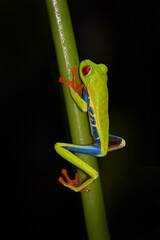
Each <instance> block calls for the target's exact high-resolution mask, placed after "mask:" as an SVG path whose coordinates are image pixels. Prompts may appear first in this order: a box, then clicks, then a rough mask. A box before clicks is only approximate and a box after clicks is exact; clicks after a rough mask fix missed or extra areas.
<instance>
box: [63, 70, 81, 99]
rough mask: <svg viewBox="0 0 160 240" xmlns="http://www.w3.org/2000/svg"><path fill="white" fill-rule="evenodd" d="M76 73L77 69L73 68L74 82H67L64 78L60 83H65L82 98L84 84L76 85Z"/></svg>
mask: <svg viewBox="0 0 160 240" xmlns="http://www.w3.org/2000/svg"><path fill="white" fill-rule="evenodd" d="M76 72H77V69H76V68H72V75H73V78H72V81H66V80H65V79H64V78H63V77H60V78H59V82H60V83H64V84H65V85H66V86H68V87H71V88H72V89H73V90H74V91H75V92H77V93H78V94H79V95H80V96H81V91H82V89H83V88H84V84H83V83H82V84H80V85H79V84H77V83H76Z"/></svg>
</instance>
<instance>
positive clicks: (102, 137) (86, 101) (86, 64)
mask: <svg viewBox="0 0 160 240" xmlns="http://www.w3.org/2000/svg"><path fill="white" fill-rule="evenodd" d="M76 71H77V70H76V68H73V69H72V74H73V79H72V81H66V80H65V79H64V78H63V77H60V78H59V82H61V83H64V84H65V85H67V86H68V87H69V89H70V93H71V96H72V98H73V99H74V101H75V103H76V104H77V106H78V107H79V108H80V109H81V110H82V111H83V112H88V118H89V123H90V129H91V135H92V139H93V143H92V144H90V145H78V144H69V143H59V142H58V143H56V144H55V150H56V152H57V153H58V154H59V155H60V156H62V157H63V158H64V159H66V160H67V161H69V162H70V163H72V164H73V165H75V166H76V167H78V168H79V169H81V170H83V171H84V172H85V173H87V174H88V175H89V176H90V178H89V179H88V180H86V181H83V182H82V183H81V184H80V183H79V181H78V174H77V173H76V174H75V179H74V180H71V179H70V178H69V176H68V174H67V170H66V169H63V170H62V174H63V175H64V176H65V178H66V180H67V182H66V181H64V180H63V178H62V177H60V178H59V181H60V182H61V183H62V184H63V185H64V186H65V187H68V188H70V189H71V190H73V191H75V192H79V191H81V192H82V191H86V192H87V191H89V190H87V189H86V187H87V185H89V184H90V183H91V182H92V181H93V180H95V179H96V178H98V172H97V171H96V170H95V169H93V168H92V167H91V166H89V165H88V164H86V163H85V162H84V161H82V160H81V159H80V158H78V157H77V156H75V155H74V154H73V153H72V152H77V153H84V154H90V155H94V156H97V157H103V156H105V155H106V154H107V152H109V151H112V150H116V149H120V148H122V147H124V146H125V144H126V143H125V140H124V139H122V138H120V137H117V136H113V135H109V116H108V88H107V80H108V77H107V71H108V68H107V66H105V65H104V64H95V63H93V62H92V61H90V60H84V61H82V62H81V63H80V67H79V72H80V77H81V80H82V82H83V84H81V85H78V84H77V83H76ZM82 89H83V95H82V96H81V91H82Z"/></svg>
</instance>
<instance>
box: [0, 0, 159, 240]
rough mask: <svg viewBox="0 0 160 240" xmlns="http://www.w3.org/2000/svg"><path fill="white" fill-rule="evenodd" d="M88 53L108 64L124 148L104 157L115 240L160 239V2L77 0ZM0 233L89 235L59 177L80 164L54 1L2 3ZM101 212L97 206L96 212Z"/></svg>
mask: <svg viewBox="0 0 160 240" xmlns="http://www.w3.org/2000/svg"><path fill="white" fill-rule="evenodd" d="M69 8H70V11H71V17H72V22H73V27H74V31H75V37H76V41H77V46H78V51H79V56H80V60H83V59H85V58H89V59H91V60H92V61H94V62H96V63H105V64H106V65H107V66H108V68H109V72H108V75H109V82H108V87H109V93H110V102H109V107H110V111H109V112H110V132H112V134H116V135H120V136H123V137H124V138H125V139H126V141H127V146H126V148H125V149H122V150H119V151H117V152H113V153H109V154H108V155H107V157H106V158H102V159H99V167H100V175H101V180H102V185H103V192H104V199H105V206H106V212H107V217H108V223H109V228H110V232H111V236H112V240H119V239H123V240H132V239H133V240H135V239H136V240H139V239H140V240H143V239H145V240H150V239H153V240H156V239H157V240H159V239H160V228H159V224H160V222H159V215H160V205H159V201H160V187H159V185H160V157H159V144H160V140H159V120H160V117H159V111H158V110H159V55H158V49H159V20H160V19H159V18H160V17H159V16H160V14H159V8H158V0H152V1H149V0H145V1H143V0H134V1H127V0H119V1H116V0H113V1H101V0H99V1H84V0H76V1H75V0H72V1H71V0H69ZM0 17H1V19H0V22H1V28H0V137H1V143H0V147H1V148H0V176H1V188H0V193H1V194H0V195H1V197H0V199H1V201H0V202H1V205H0V206H1V207H0V217H1V219H0V220H1V225H0V228H1V229H0V234H1V235H3V234H5V236H15V237H17V238H21V239H24V238H28V239H29V238H30V237H31V236H36V237H37V238H39V237H41V236H44V237H45V239H48V238H52V237H56V238H58V239H64V237H65V235H66V236H67V237H68V238H69V239H70V240H72V239H75V238H76V239H77V240H78V239H87V235H86V230H85V225H84V220H83V212H82V207H81V199H80V195H79V194H75V193H73V192H71V191H70V190H68V189H65V188H63V187H62V186H61V185H60V184H59V183H58V180H57V179H58V177H59V175H60V170H61V169H62V168H63V167H67V168H68V169H69V171H70V172H71V174H73V171H72V167H71V166H70V164H68V163H67V162H66V161H65V160H63V159H62V158H60V157H58V156H57V154H56V153H55V151H54V150H53V146H54V143H55V142H57V141H69V138H70V137H69V130H68V125H67V120H66V113H65V106H64V101H63V96H62V91H61V86H60V84H59V83H58V77H59V72H58V66H57V62H56V56H55V51H54V46H53V43H52V37H51V32H50V25H49V19H48V15H47V10H46V6H45V1H40V0H35V1H26V0H23V1H18V0H15V1H11V0H7V1H1V4H0ZM93 214H94V213H93Z"/></svg>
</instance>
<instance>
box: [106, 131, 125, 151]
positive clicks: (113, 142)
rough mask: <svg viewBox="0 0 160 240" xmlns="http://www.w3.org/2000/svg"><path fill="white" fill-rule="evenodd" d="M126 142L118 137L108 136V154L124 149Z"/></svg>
mask: <svg viewBox="0 0 160 240" xmlns="http://www.w3.org/2000/svg"><path fill="white" fill-rule="evenodd" d="M125 145H126V141H125V140H124V139H123V138H121V137H118V136H114V135H111V134H109V146H108V152H110V151H114V150H117V149H120V148H123V147H125Z"/></svg>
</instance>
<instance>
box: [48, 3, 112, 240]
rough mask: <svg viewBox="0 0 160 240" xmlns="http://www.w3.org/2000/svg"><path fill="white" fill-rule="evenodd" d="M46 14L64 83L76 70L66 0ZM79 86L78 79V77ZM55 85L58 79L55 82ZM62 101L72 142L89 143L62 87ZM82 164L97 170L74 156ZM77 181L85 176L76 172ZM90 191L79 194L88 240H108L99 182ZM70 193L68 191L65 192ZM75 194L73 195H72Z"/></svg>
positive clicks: (82, 118)
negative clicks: (77, 174) (63, 99)
mask: <svg viewBox="0 0 160 240" xmlns="http://www.w3.org/2000/svg"><path fill="white" fill-rule="evenodd" d="M46 3H47V8H48V12H49V18H50V24H51V31H52V36H53V40H54V45H55V50H56V55H57V61H58V66H59V71H60V75H61V76H63V77H64V78H65V79H67V80H71V79H72V74H71V69H72V68H73V67H76V68H77V69H78V67H79V57H78V53H77V47H76V42H75V38H74V33H73V28H72V24H71V19H70V14H69V10H68V5H67V2H66V0H46ZM77 79H78V82H79V83H80V79H79V77H78V74H77ZM57 81H58V79H57ZM63 92H64V98H65V103H66V109H67V114H68V119H69V125H70V131H71V137H72V142H73V143H77V144H82V145H83V144H89V143H91V137H90V128H89V124H88V119H87V114H86V113H83V112H81V111H80V110H79V108H78V107H77V106H76V104H75V103H74V101H73V100H72V98H71V96H70V92H69V90H68V88H67V87H66V86H64V85H63ZM77 155H78V156H79V157H80V158H81V159H82V160H83V161H85V162H86V163H88V164H89V165H91V166H92V167H93V168H95V169H96V170H98V165H97V159H96V158H95V157H93V156H89V155H84V154H77ZM78 172H79V178H80V179H83V178H84V177H85V174H84V173H83V172H82V171H80V170H78ZM89 188H90V189H91V192H89V193H86V192H84V193H82V194H81V196H82V203H83V209H84V215H85V221H86V227H87V232H88V238H89V239H90V240H97V239H98V240H109V239H110V236H109V231H108V226H107V220H106V215H105V207H104V201H103V196H102V190H101V183H100V178H98V179H97V180H95V181H94V182H93V183H92V184H91V185H90V186H89ZM68 191H70V190H68ZM75 194H76V193H75Z"/></svg>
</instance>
